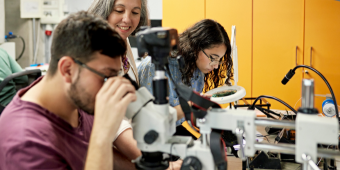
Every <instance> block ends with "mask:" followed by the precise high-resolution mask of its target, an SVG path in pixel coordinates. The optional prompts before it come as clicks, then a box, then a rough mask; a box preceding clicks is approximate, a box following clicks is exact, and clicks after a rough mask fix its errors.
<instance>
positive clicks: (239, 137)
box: [235, 128, 246, 161]
mask: <svg viewBox="0 0 340 170" xmlns="http://www.w3.org/2000/svg"><path fill="white" fill-rule="evenodd" d="M235 132H236V137H237V142H238V144H239V145H240V151H241V152H240V153H241V155H240V158H241V159H242V161H245V160H246V156H245V154H244V148H243V134H244V130H243V128H236V130H235Z"/></svg>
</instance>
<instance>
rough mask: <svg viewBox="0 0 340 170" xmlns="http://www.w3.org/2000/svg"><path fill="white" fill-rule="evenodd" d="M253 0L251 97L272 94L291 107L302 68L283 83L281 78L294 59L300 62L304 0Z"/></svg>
mask: <svg viewBox="0 0 340 170" xmlns="http://www.w3.org/2000/svg"><path fill="white" fill-rule="evenodd" d="M253 3H254V4H253V60H252V62H253V69H252V70H253V75H252V76H253V77H252V82H253V97H258V96H260V95H269V96H274V97H277V98H279V99H281V100H283V101H285V102H286V103H288V104H289V105H291V106H292V107H294V105H295V103H296V102H297V101H298V100H299V99H300V97H301V80H302V71H301V70H297V71H296V74H295V76H294V77H293V78H292V79H291V80H290V81H289V82H288V83H287V84H286V85H282V84H281V80H282V78H283V77H284V76H285V75H286V74H287V72H288V71H289V69H292V68H294V67H295V66H296V60H297V63H298V64H303V31H304V30H303V23H304V1H303V0H275V1H273V0H255V1H253ZM296 47H298V48H297V51H296ZM296 56H297V59H296ZM270 103H271V104H272V109H281V110H284V109H285V107H284V105H282V104H281V103H279V102H276V101H274V100H270Z"/></svg>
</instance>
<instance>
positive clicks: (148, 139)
mask: <svg viewBox="0 0 340 170" xmlns="http://www.w3.org/2000/svg"><path fill="white" fill-rule="evenodd" d="M157 138H158V133H157V132H156V131H155V130H150V131H149V132H148V133H146V134H145V135H144V141H145V143H147V144H152V143H153V142H155V141H156V139H157Z"/></svg>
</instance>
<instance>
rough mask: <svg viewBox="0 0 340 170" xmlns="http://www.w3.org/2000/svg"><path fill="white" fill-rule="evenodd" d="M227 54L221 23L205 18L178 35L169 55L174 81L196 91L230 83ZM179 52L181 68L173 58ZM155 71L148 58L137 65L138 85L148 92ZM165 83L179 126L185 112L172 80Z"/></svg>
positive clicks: (230, 62) (231, 74) (229, 60)
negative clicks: (177, 41) (167, 86)
mask: <svg viewBox="0 0 340 170" xmlns="http://www.w3.org/2000/svg"><path fill="white" fill-rule="evenodd" d="M230 53H231V47H230V41H229V37H228V34H227V32H226V31H225V30H224V28H223V26H221V25H220V24H219V23H218V22H216V21H214V20H210V19H204V20H201V21H199V22H197V23H196V24H195V25H193V26H192V27H190V28H188V29H187V30H185V31H184V32H183V33H182V34H181V35H180V36H179V47H178V51H177V52H174V53H173V54H171V56H170V57H168V61H169V69H170V73H171V75H172V77H173V78H174V81H175V83H177V84H178V83H182V84H185V85H187V86H189V87H191V88H192V89H193V90H195V91H197V92H199V93H202V92H207V91H209V90H211V89H212V88H215V87H218V86H221V85H224V82H227V83H229V80H231V79H232V78H233V71H232V67H233V62H232V59H231V56H230ZM178 55H181V56H182V57H183V58H184V61H185V65H184V67H180V66H179V63H178V61H177V59H176V57H177V56H178ZM154 74H155V66H154V64H153V63H151V57H146V58H144V59H143V60H142V62H141V64H140V65H139V66H138V75H139V80H140V85H141V86H145V87H147V89H148V90H149V91H150V92H151V93H152V78H153V77H154ZM166 76H168V75H166ZM225 80H226V81H225ZM168 82H169V89H170V94H169V102H170V105H171V106H172V107H174V108H175V109H176V110H177V120H178V121H177V122H176V124H177V125H180V124H181V123H182V122H184V113H183V110H182V108H181V106H180V105H179V99H178V95H177V94H176V92H175V90H174V85H173V82H172V81H170V79H169V81H168ZM228 85H230V83H229V84H228ZM187 130H188V129H187ZM189 131H190V130H189ZM194 136H195V137H197V136H196V135H194Z"/></svg>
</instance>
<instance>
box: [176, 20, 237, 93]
mask: <svg viewBox="0 0 340 170" xmlns="http://www.w3.org/2000/svg"><path fill="white" fill-rule="evenodd" d="M220 44H224V45H225V46H226V47H227V52H226V54H225V55H224V56H223V58H222V61H223V63H222V64H221V65H219V66H218V69H214V70H213V71H211V72H209V73H207V74H205V76H204V83H205V84H204V89H203V92H207V91H209V90H211V89H213V88H215V87H218V86H220V85H223V84H224V82H226V83H227V84H228V85H231V84H230V82H229V81H230V80H233V68H232V67H233V62H232V59H231V56H230V54H231V46H230V40H229V36H228V34H227V32H226V31H225V30H224V28H223V26H222V25H221V24H219V23H218V22H216V21H214V20H211V19H204V20H201V21H199V22H197V23H196V24H195V25H194V26H192V27H190V28H188V29H187V30H185V31H184V32H183V33H182V34H181V35H180V36H179V49H178V55H182V57H183V58H184V61H185V63H186V64H185V67H184V68H182V69H180V71H181V72H182V81H183V83H184V84H186V85H188V86H191V83H190V80H191V78H192V77H193V74H194V71H195V70H196V69H197V65H196V60H197V58H198V53H199V52H200V50H204V49H209V48H212V47H214V46H216V45H220ZM225 78H227V79H226V80H225Z"/></svg>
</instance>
